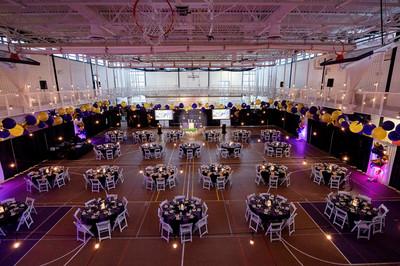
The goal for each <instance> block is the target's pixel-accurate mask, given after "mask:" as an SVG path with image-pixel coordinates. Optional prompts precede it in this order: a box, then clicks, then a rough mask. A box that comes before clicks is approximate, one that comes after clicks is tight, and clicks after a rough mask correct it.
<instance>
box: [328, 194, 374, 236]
mask: <svg viewBox="0 0 400 266" xmlns="http://www.w3.org/2000/svg"><path fill="white" fill-rule="evenodd" d="M330 200H331V201H332V203H333V204H334V205H335V207H337V208H339V209H342V210H343V211H345V212H347V217H348V219H349V225H350V226H349V227H350V229H352V228H353V226H354V222H355V221H359V220H364V221H372V218H374V217H375V216H377V215H378V209H377V208H375V207H373V206H372V204H370V203H369V202H367V201H366V200H364V199H361V198H359V197H357V196H351V195H350V196H349V195H345V194H337V193H335V194H333V195H331V196H330Z"/></svg>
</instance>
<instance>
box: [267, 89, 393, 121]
mask: <svg viewBox="0 0 400 266" xmlns="http://www.w3.org/2000/svg"><path fill="white" fill-rule="evenodd" d="M268 96H272V93H269V94H268ZM276 97H277V98H280V99H289V100H292V101H295V102H301V103H306V104H309V105H319V106H324V107H330V108H336V109H341V110H343V111H344V112H346V113H352V112H358V113H366V114H371V115H377V116H384V117H391V118H399V115H400V93H390V92H380V91H376V92H375V91H360V90H358V91H353V92H352V91H348V90H343V89H342V90H331V89H328V88H326V89H323V90H320V89H296V88H293V89H276Z"/></svg>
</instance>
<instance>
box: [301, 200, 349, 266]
mask: <svg viewBox="0 0 400 266" xmlns="http://www.w3.org/2000/svg"><path fill="white" fill-rule="evenodd" d="M299 205H300V207H301V208H302V209H303V211H304V212H305V213H306V214H307V216H308V218H310V219H311V221H313V223H314V224H315V225H316V226H317V228H318V229H319V230H320V231H321V233H322V234H323V235H326V234H325V232H324V230H322V228H321V227H320V226H319V224H318V223H317V222H316V221H315V220H314V219H313V218H312V217H311V215H310V214H309V213H308V212H307V211H306V209H304V208H303V206H302V205H301V204H299ZM329 242H331V243H332V245H333V246H334V247H335V248H336V250H337V251H339V253H340V254H341V255H342V256H343V258H344V259H345V260H346V261H347V263H348V264H351V262H350V261H349V259H348V258H347V257H346V256H345V255H344V254H343V253H342V251H341V250H340V249H339V248H338V247H337V246H336V244H335V243H334V242H333V241H329Z"/></svg>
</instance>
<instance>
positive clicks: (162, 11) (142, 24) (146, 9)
mask: <svg viewBox="0 0 400 266" xmlns="http://www.w3.org/2000/svg"><path fill="white" fill-rule="evenodd" d="M133 18H134V21H135V24H136V25H137V27H138V28H139V29H140V31H141V32H142V33H143V40H144V41H145V42H146V43H148V44H151V45H159V44H160V43H161V42H162V41H163V40H164V39H165V37H166V36H167V35H168V33H170V32H171V31H172V28H173V25H174V9H173V7H172V5H171V3H170V2H169V0H162V1H160V2H153V1H152V0H136V1H135V3H134V5H133Z"/></svg>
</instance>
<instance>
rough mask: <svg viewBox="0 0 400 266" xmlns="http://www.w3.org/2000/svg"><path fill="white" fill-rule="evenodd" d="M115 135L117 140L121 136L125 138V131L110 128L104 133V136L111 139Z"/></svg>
mask: <svg viewBox="0 0 400 266" xmlns="http://www.w3.org/2000/svg"><path fill="white" fill-rule="evenodd" d="M112 135H114V136H115V141H118V137H120V138H122V139H123V138H124V135H125V132H124V131H122V130H119V129H118V130H110V131H107V132H106V133H104V136H105V137H106V139H108V140H110V141H111V136H112Z"/></svg>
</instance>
